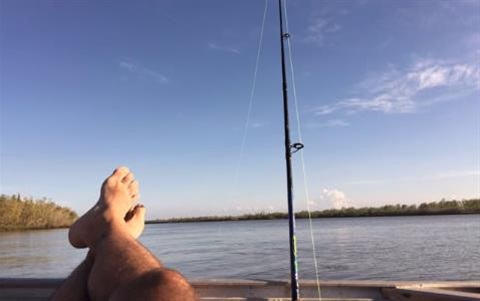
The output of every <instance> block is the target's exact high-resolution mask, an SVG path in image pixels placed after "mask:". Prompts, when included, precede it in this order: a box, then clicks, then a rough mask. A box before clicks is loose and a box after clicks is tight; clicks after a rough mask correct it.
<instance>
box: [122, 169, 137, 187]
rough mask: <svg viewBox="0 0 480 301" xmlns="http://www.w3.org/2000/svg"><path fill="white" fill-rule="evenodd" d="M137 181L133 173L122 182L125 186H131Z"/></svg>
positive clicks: (128, 174)
mask: <svg viewBox="0 0 480 301" xmlns="http://www.w3.org/2000/svg"><path fill="white" fill-rule="evenodd" d="M134 180H135V176H134V175H133V173H131V172H129V173H127V175H126V176H125V177H123V179H122V182H123V183H125V184H130V183H132V182H133V181H134Z"/></svg>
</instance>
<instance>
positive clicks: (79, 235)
mask: <svg viewBox="0 0 480 301" xmlns="http://www.w3.org/2000/svg"><path fill="white" fill-rule="evenodd" d="M137 199H138V182H137V181H135V179H134V176H133V174H132V173H131V172H130V171H129V170H128V168H126V167H119V168H117V169H115V171H114V172H113V174H112V175H111V176H110V177H108V178H107V179H106V180H105V181H104V182H103V184H102V188H101V192H100V198H99V200H98V202H97V203H96V204H95V205H94V206H93V207H92V208H91V209H90V210H89V211H88V212H87V213H85V214H84V215H83V216H82V217H80V218H79V219H78V220H77V221H76V222H75V223H74V224H73V225H72V226H71V227H70V231H69V232H68V238H69V240H70V244H71V245H72V246H74V247H76V248H84V247H92V246H94V245H96V243H97V242H98V241H99V240H100V238H102V237H103V236H105V235H108V234H109V233H110V232H111V231H112V230H113V229H115V230H118V231H124V232H129V229H128V227H127V225H126V223H125V220H124V218H125V216H126V214H127V213H128V212H129V211H130V208H132V206H133V203H134V202H135V201H136V200H137ZM134 210H135V208H134ZM137 210H138V209H137ZM139 212H140V211H139ZM134 216H135V215H134ZM131 225H133V224H131ZM135 228H138V227H135ZM136 232H138V231H137V230H136ZM140 233H141V231H140Z"/></svg>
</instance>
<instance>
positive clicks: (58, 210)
mask: <svg viewBox="0 0 480 301" xmlns="http://www.w3.org/2000/svg"><path fill="white" fill-rule="evenodd" d="M77 218H78V216H77V214H76V213H75V212H74V211H73V210H71V209H70V208H66V207H61V206H59V205H57V204H55V203H54V202H52V201H49V200H47V199H46V198H42V199H34V198H32V197H22V196H20V195H19V194H17V195H5V194H1V195H0V231H8V230H26V229H51V228H61V227H69V226H70V225H71V224H72V223H73V222H74V221H75V220H76V219H77Z"/></svg>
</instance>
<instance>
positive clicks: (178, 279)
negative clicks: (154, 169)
mask: <svg viewBox="0 0 480 301" xmlns="http://www.w3.org/2000/svg"><path fill="white" fill-rule="evenodd" d="M137 199H138V183H137V181H135V179H134V176H133V174H132V173H131V172H130V171H129V170H128V169H127V168H126V167H120V168H118V169H116V170H115V171H114V172H113V174H112V175H111V176H110V177H108V178H107V179H106V180H105V182H104V183H103V185H102V188H101V193H100V198H99V200H98V202H97V203H96V204H95V205H94V206H93V208H92V209H90V210H89V211H88V212H87V213H86V214H85V215H83V216H82V217H81V218H80V219H79V220H78V221H77V222H75V224H73V225H72V227H71V228H70V231H69V240H70V243H71V244H72V245H73V246H74V247H77V248H84V247H88V248H89V249H90V250H89V253H88V255H87V258H86V259H85V261H84V262H83V263H82V264H80V266H78V267H77V269H76V270H75V271H74V272H73V273H72V274H71V275H70V277H69V278H67V279H66V281H65V282H64V283H63V284H62V286H61V287H60V288H59V289H58V291H57V292H56V293H55V294H54V296H53V297H52V300H54V301H61V300H79V301H80V300H92V301H100V300H112V301H121V300H172V301H174V300H182V301H188V300H196V296H195V292H194V290H193V289H192V287H191V286H190V284H189V283H188V282H187V281H186V280H185V278H183V276H182V275H180V273H178V272H176V271H174V270H170V269H167V268H165V267H164V266H163V265H162V264H161V263H160V261H158V260H157V259H156V258H155V256H154V255H153V254H151V253H150V252H149V251H148V250H147V249H146V248H145V247H143V246H142V245H141V244H140V243H139V242H138V241H137V240H136V238H138V236H140V234H141V233H142V231H143V226H144V216H145V208H143V207H142V206H133V205H134V202H135V201H136V200H137ZM132 208H133V209H132Z"/></svg>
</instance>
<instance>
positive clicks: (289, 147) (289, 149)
mask: <svg viewBox="0 0 480 301" xmlns="http://www.w3.org/2000/svg"><path fill="white" fill-rule="evenodd" d="M278 10H279V20H280V44H281V45H280V46H281V47H280V49H281V60H282V88H283V89H282V92H283V117H284V130H285V162H286V168H287V196H288V229H289V240H290V281H291V293H292V300H293V301H296V300H299V298H300V288H299V285H298V263H297V237H296V235H295V213H294V209H293V180H292V160H291V159H292V154H293V153H296V152H297V151H299V150H301V149H302V148H303V144H301V143H294V144H291V142H290V125H289V115H288V91H287V73H286V67H285V47H284V42H285V40H286V39H288V38H290V34H289V33H284V32H283V9H282V0H278Z"/></svg>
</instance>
